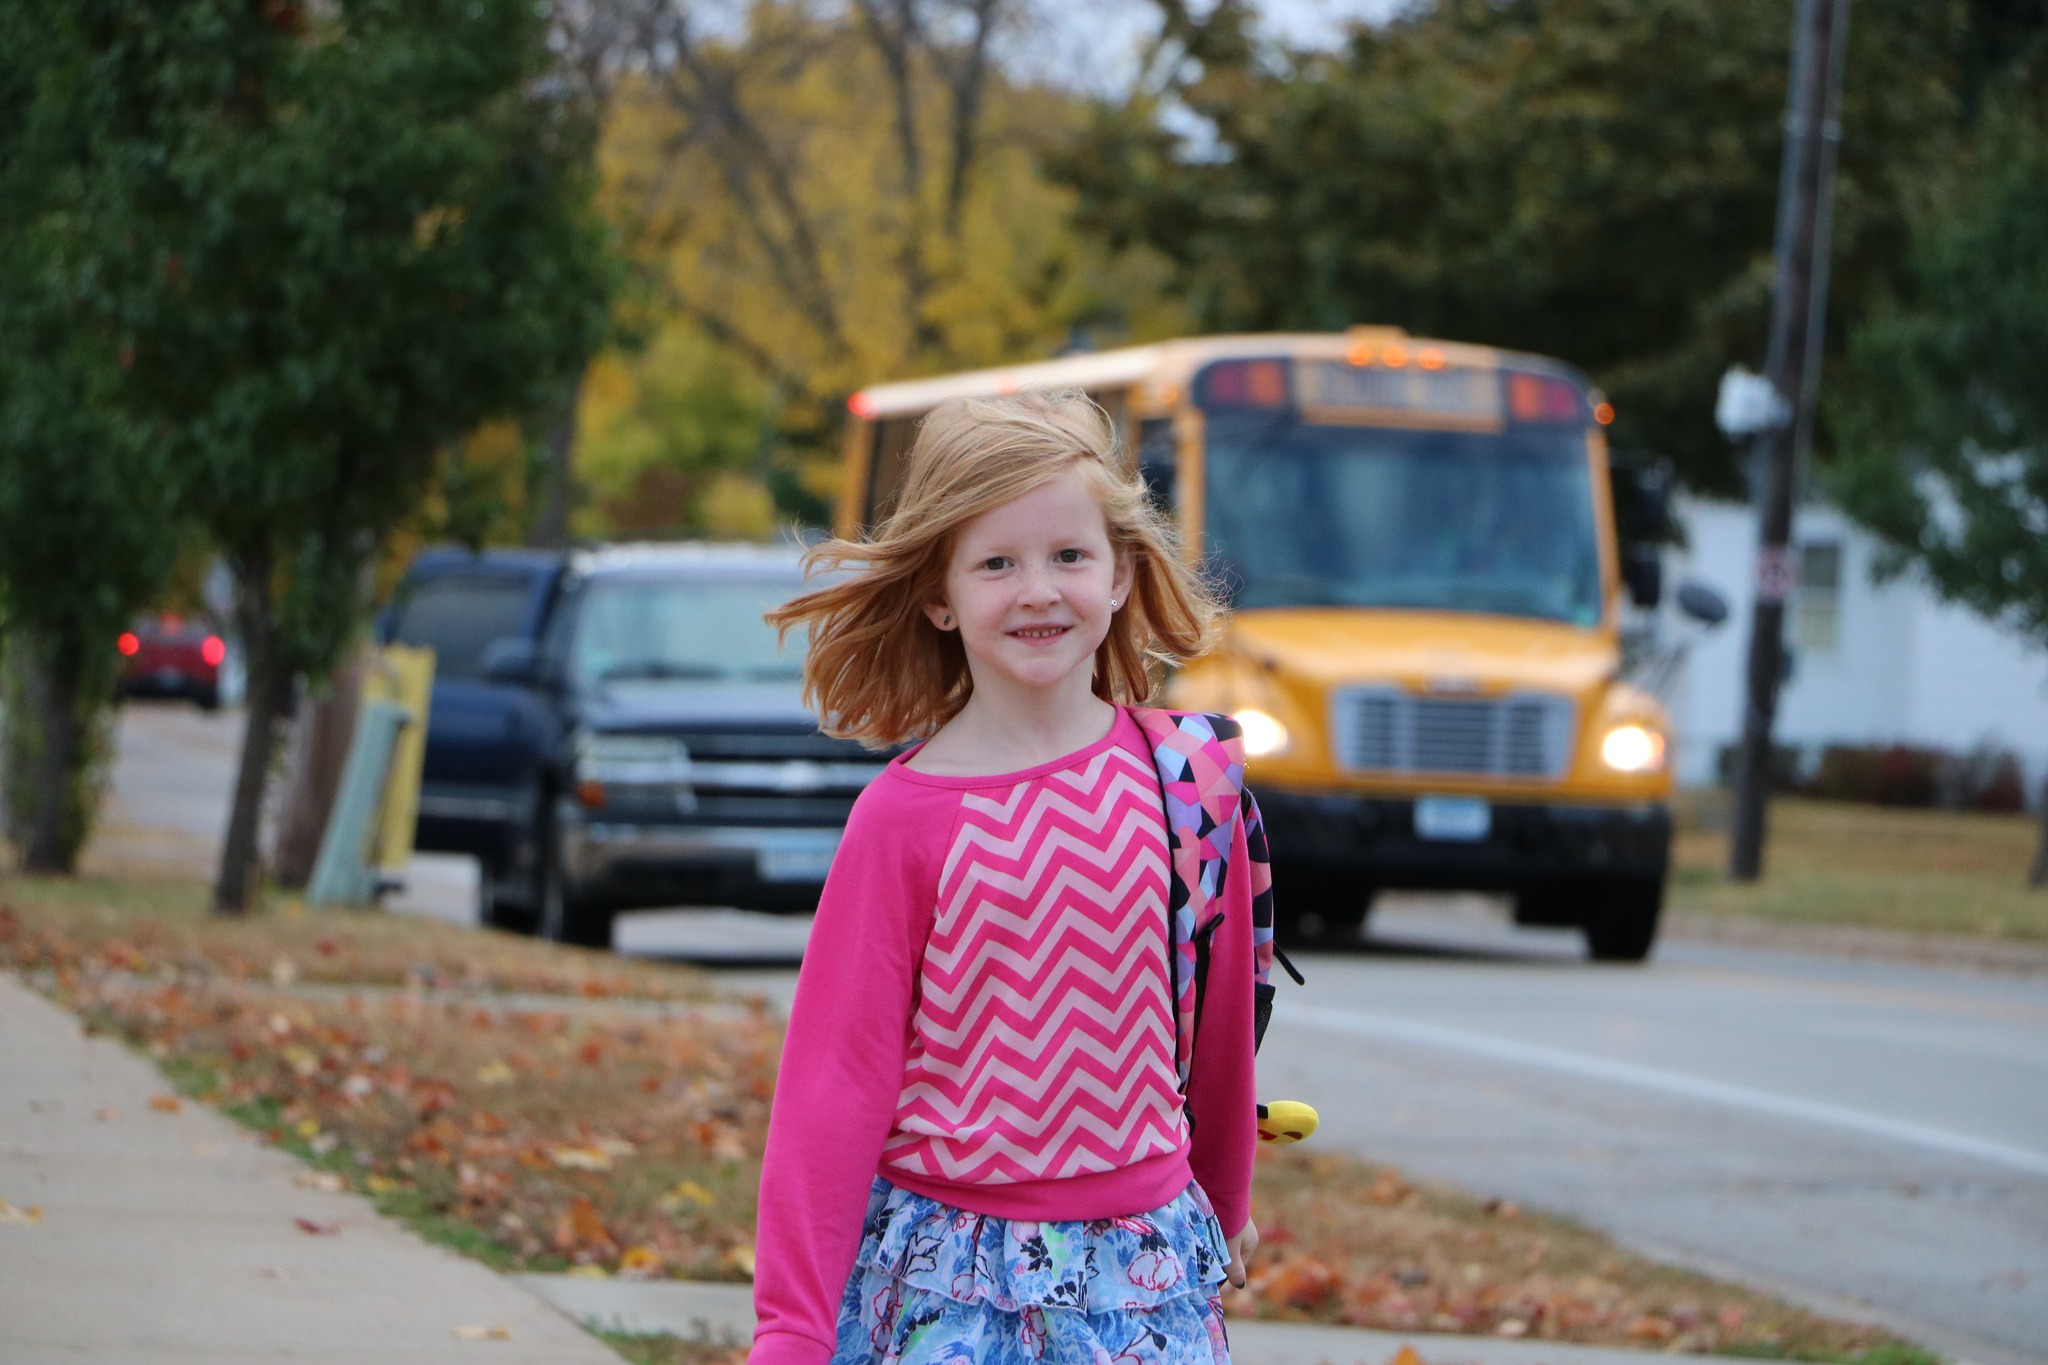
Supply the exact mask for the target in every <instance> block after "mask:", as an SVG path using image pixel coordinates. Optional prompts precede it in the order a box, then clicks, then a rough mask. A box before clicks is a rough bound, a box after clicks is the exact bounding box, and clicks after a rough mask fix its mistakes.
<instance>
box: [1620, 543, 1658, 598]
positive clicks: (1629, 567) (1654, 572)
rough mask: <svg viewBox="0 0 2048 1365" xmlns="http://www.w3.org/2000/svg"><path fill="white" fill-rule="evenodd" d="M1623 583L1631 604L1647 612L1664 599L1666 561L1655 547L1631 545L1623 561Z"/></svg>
mask: <svg viewBox="0 0 2048 1365" xmlns="http://www.w3.org/2000/svg"><path fill="white" fill-rule="evenodd" d="M1621 581H1622V582H1623V583H1624V584H1625V585H1627V587H1628V596H1629V600H1630V601H1631V602H1634V603H1635V604H1636V605H1637V606H1639V607H1641V608H1643V609H1644V610H1645V611H1650V610H1654V609H1655V607H1656V605H1657V603H1659V602H1660V601H1662V600H1663V599H1664V561H1663V559H1662V558H1661V557H1660V556H1659V555H1658V553H1657V547H1656V546H1654V545H1631V546H1630V547H1629V549H1628V554H1627V555H1626V556H1624V557H1623V559H1622V561H1621Z"/></svg>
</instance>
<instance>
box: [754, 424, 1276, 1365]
mask: <svg viewBox="0 0 2048 1365" xmlns="http://www.w3.org/2000/svg"><path fill="white" fill-rule="evenodd" d="M812 561H813V566H814V567H824V568H827V569H831V568H845V567H849V566H850V567H853V568H855V569H857V570H858V572H857V573H855V574H854V575H853V576H851V577H850V578H848V579H847V580H845V581H842V582H840V583H837V584H835V585H833V586H830V587H827V588H824V589H821V590H818V591H815V592H812V593H809V594H808V595H806V596H803V597H800V598H798V599H797V600H796V601H794V602H791V603H790V604H789V605H788V606H786V607H784V608H782V609H781V610H780V611H778V612H774V613H771V614H770V617H769V619H770V620H771V621H773V622H775V623H776V624H777V625H778V626H780V627H781V628H782V629H783V630H784V631H788V630H789V629H791V628H798V627H801V628H807V629H808V630H809V632H810V648H809V652H808V655H807V657H806V661H805V687H806V696H807V700H808V702H809V703H810V704H813V705H815V706H816V707H817V708H818V710H819V711H820V713H821V714H822V715H823V716H824V717H825V718H826V720H825V725H826V729H827V730H828V731H829V732H830V733H833V734H837V735H843V736H851V737H854V738H857V739H860V740H862V741H864V742H866V743H868V744H870V745H873V746H876V747H882V746H888V745H894V744H899V743H902V742H904V741H906V740H910V739H913V738H917V737H921V736H928V738H926V739H925V740H924V742H923V743H922V744H919V745H918V746H917V747H915V748H913V749H911V750H909V751H908V752H907V753H905V754H903V755H901V756H900V757H898V758H896V759H895V760H894V761H893V762H891V763H890V764H889V766H888V767H887V768H886V769H885V770H884V771H883V773H882V774H881V775H880V776H879V777H877V778H876V779H875V781H874V782H872V783H871V784H870V785H869V786H868V788H867V790H866V791H865V792H863V793H862V795H861V797H860V799H859V801H857V802H856V803H855V804H854V808H853V813H852V815H851V817H850V818H849V819H848V821H847V826H846V834H845V838H844V840H843V842H842V843H841V844H840V849H839V855H838V857H837V858H836V859H835V861H834V863H833V866H832V872H831V875H830V877H829V879H828V880H827V882H826V884H825V891H824V896H823V899H822V901H821V902H820V904H819V907H818V916H817V921H816V924H815V926H814V928H813V930H812V933H811V940H810V947H809V949H808V951H807V952H806V953H805V955H804V964H803V970H802V972H801V974H800V975H799V977H798V983H797V993H796V1002H795V1007H794V1009H793V1010H792V1012H791V1016H790V1025H789V1033H788V1037H787V1041H786V1043H785V1045H784V1049H783V1056H782V1069H781V1075H780V1079H779V1080H778V1082H777V1085H776V1093H775V1103H774V1111H773V1114H772V1116H771V1118H770V1121H769V1132H768V1148H767V1155H766V1159H765V1161H764V1164H763V1168H762V1174H761V1206H760V1229H759V1235H758V1239H757V1243H756V1265H757V1274H756V1277H755V1288H754V1300H755V1309H756V1312H757V1314H758V1318H759V1326H758V1328H757V1329H756V1332H755V1336H754V1345H753V1350H752V1352H751V1354H750V1356H749V1362H750V1365H825V1362H826V1361H827V1360H828V1359H829V1360H830V1361H832V1362H833V1365H855V1362H881V1361H888V1362H899V1361H900V1362H908V1365H927V1362H930V1363H932V1365H936V1363H937V1362H942V1361H974V1362H989V1363H990V1365H1021V1363H1022V1362H1030V1361H1050V1362H1053V1365H1083V1363H1085V1365H1110V1362H1117V1365H1228V1360H1229V1352H1228V1347H1227V1345H1226V1343H1225V1340H1224V1334H1223V1324H1222V1310H1221V1300H1220V1298H1219V1292H1220V1285H1221V1282H1222V1281H1223V1280H1224V1279H1225V1278H1226V1277H1227V1278H1229V1279H1230V1280H1231V1281H1232V1282H1233V1283H1235V1284H1237V1285H1239V1286H1242V1285H1243V1283H1244V1258H1245V1256H1246V1255H1248V1254H1249V1253H1250V1251H1251V1249H1252V1248H1253V1247H1254V1246H1255V1245H1256V1244H1257V1239H1258V1233H1257V1230H1256V1229H1255V1228H1254V1227H1253V1226H1252V1222H1251V1218H1250V1209H1249V1198H1250V1193H1249V1191H1250V1183H1251V1166H1252V1150H1253V1146H1254V1142H1255V1136H1254V1125H1255V1117H1254V1100H1253V1091H1252V1049H1253V1042H1252V1013H1253V968H1252V962H1253V952H1254V949H1253V941H1252V930H1251V920H1252V916H1251V914H1250V913H1249V906H1248V903H1247V902H1248V898H1249V897H1250V895H1251V890H1250V883H1251V881H1252V878H1251V877H1250V876H1249V875H1239V876H1237V877H1234V878H1226V879H1225V882H1224V887H1225V890H1224V892H1223V894H1222V903H1223V911H1224V913H1223V915H1222V918H1221V921H1220V923H1218V924H1217V926H1216V929H1215V932H1214V933H1213V934H1212V935H1210V937H1209V940H1208V945H1207V950H1206V951H1207V955H1208V958H1209V970H1208V972H1207V976H1206V986H1205V987H1204V988H1203V990H1202V991H1201V992H1200V995H1199V1015H1200V1019H1201V1023H1202V1027H1201V1028H1200V1029H1199V1030H1196V1031H1195V1032H1194V1034H1193V1038H1194V1042H1193V1044H1192V1048H1193V1051H1192V1055H1191V1056H1187V1055H1185V1054H1183V1056H1182V1057H1181V1058H1180V1065H1181V1066H1184V1067H1185V1070H1186V1073H1187V1074H1188V1076H1189V1077H1190V1080H1189V1083H1188V1085H1187V1087H1186V1090H1185V1093H1183V1091H1182V1088H1181V1086H1180V1084H1179V1081H1178V1076H1179V1074H1180V1066H1177V1057H1176V1046H1177V1042H1176V1040H1177V1037H1178V1036H1179V1035H1177V1033H1176V1027H1177V1024H1182V1023H1185V1022H1187V1020H1186V1016H1185V1007H1186V1002H1188V1001H1192V1000H1195V999H1196V996H1195V994H1194V993H1188V994H1186V995H1184V996H1182V997H1180V1001H1181V1005H1182V1010H1183V1013H1182V1014H1181V1015H1179V1016H1177V1014H1176V996H1175V994H1174V985H1173V979H1172V972H1171V970H1170V967H1169V958H1168V952H1169V943H1170V933H1171V929H1170V921H1169V915H1168V899H1169V894H1170V887H1172V888H1176V893H1177V889H1178V888H1180V887H1182V886H1184V882H1177V881H1175V880H1174V871H1173V866H1172V865H1170V862H1169V848H1168V827H1167V821H1166V818H1165V810H1164V807H1163V804H1162V788H1161V785H1160V777H1159V774H1158V772H1157V770H1155V767H1154V759H1153V753H1152V749H1151V747H1150V744H1149V742H1148V739H1147V735H1146V733H1145V731H1144V729H1143V728H1142V727H1141V720H1146V721H1155V718H1156V714H1157V713H1142V712H1133V711H1132V709H1131V706H1132V704H1133V703H1136V702H1141V701H1143V700H1145V699H1146V697H1147V696H1149V695H1150V693H1151V691H1152V687H1153V675H1152V670H1153V668H1154V667H1155V666H1156V665H1157V664H1159V663H1163V662H1166V661H1169V660H1173V659H1187V658H1192V657H1195V656H1197V655H1199V654H1201V653H1203V652H1204V651H1205V650H1207V649H1208V648H1209V646H1210V644H1211V641H1212V639H1213V637H1214V634H1215V629H1216V622H1217V617H1218V615H1219V610H1220V609H1219V607H1218V606H1217V604H1216V602H1215V601H1214V599H1213V598H1212V597H1211V596H1210V595H1209V593H1208V591H1207V590H1206V589H1205V588H1204V587H1203V585H1202V584H1201V583H1200V581H1199V580H1198V579H1197V577H1196V576H1195V574H1194V573H1193V572H1192V571H1191V570H1190V569H1189V568H1188V566H1187V565H1186V563H1185V562H1184V561H1183V560H1182V559H1181V557H1180V555H1179V553H1178V551H1177V549H1176V547H1175V545H1174V543H1173V537H1172V534H1171V532H1170V531H1169V529H1168V528H1167V526H1166V525H1165V524H1164V522H1163V521H1162V520H1161V519H1160V517H1159V516H1158V514H1157V513H1156V512H1155V511H1154V510H1153V508H1152V506H1151V504H1150V503H1149V501H1148V500H1147V498H1146V494H1145V490H1144V487H1143V486H1142V485H1141V484H1140V483H1139V482H1138V481H1137V480H1135V479H1134V478H1132V477H1131V476H1130V475H1129V474H1127V473H1126V472H1124V470H1123V467H1122V466H1121V464H1120V463H1119V461H1118V458H1117V452H1116V443H1115V437H1114V434H1113V432H1112V429H1111V427H1110V425H1109V422H1108V421H1107V419H1106V418H1105V417H1104V415H1103V413H1102V411H1101V409H1099V408H1097V407H1096V406H1095V405H1094V404H1093V403H1092V402H1090V401H1089V400H1088V399H1087V398H1085V397H1083V396H1082V395H1080V394H1077V393H1067V394H1026V395H1020V396H1017V397H1013V398H1003V399H990V400H979V401H974V400H956V401H953V402H949V403H947V404H944V405H943V406H941V407H939V408H938V409H936V410H935V411H933V412H932V414H931V415H930V416H929V417H927V418H926V419H925V421H924V424H923V426H922V428H921V430H920V431H919V434H918V438H917V441H916V444H915V446H914V447H913V448H912V450H911V452H910V460H909V469H908V472H907V475H906V477H905V481H904V484H903V490H902V494H901V497H900V500H899V502H898V505H897V507H896V509H895V511H894V512H893V513H892V514H891V515H890V517H889V518H888V520H887V521H886V522H885V523H884V524H883V526H882V527H881V529H880V531H879V532H878V533H877V534H876V535H875V536H874V538H873V539H872V540H869V541H865V542H862V543H860V544H851V543H848V542H844V541H833V542H829V543H827V544H824V545H821V546H819V547H817V549H815V550H814V551H813V552H812ZM1155 723H1156V721H1155ZM1233 837H1234V839H1235V841H1236V842H1235V844H1234V849H1235V851H1236V852H1237V853H1238V854H1240V855H1242V853H1243V851H1244V848H1245V842H1244V841H1245V835H1244V833H1243V830H1242V828H1241V827H1238V828H1237V830H1236V833H1235V834H1234V836H1233ZM1238 861H1239V865H1242V863H1243V859H1242V857H1240V858H1239V860H1238ZM1233 897H1235V898H1236V900H1235V901H1233ZM1226 1267H1227V1268H1226Z"/></svg>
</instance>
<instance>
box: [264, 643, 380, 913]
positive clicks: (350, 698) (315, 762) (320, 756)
mask: <svg viewBox="0 0 2048 1365" xmlns="http://www.w3.org/2000/svg"><path fill="white" fill-rule="evenodd" d="M362 686H363V665H362V660H361V659H360V658H359V657H358V658H352V659H350V660H349V661H348V662H346V663H344V664H343V665H342V666H341V667H339V668H337V669H335V670H334V681H333V686H332V690H331V691H329V693H328V694H327V695H326V696H324V697H321V698H320V699H319V700H317V701H314V702H312V703H311V704H309V705H306V706H304V707H303V708H302V709H301V711H300V714H299V720H298V724H297V726H296V728H295V731H294V736H293V740H292V744H291V760H290V763H289V766H288V767H287V768H286V776H285V798H284V809H283V810H282V811H281V812H280V813H279V816H278V822H277V839H276V843H275V844H274V846H273V848H272V851H271V859H270V870H271V875H272V876H274V877H275V878H276V879H277V883H278V885H280V886H285V887H290V888H291V889H293V890H303V889H304V887H305V885H306V883H307V882H308V881H310V880H311V879H312V876H313V864H314V863H315V862H316V861H317V860H318V859H319V857H320V840H321V838H322V836H324V835H325V834H326V833H327V821H328V818H329V816H330V815H332V814H333V811H334V794H335V792H336V791H337V790H338V789H339V788H340V786H341V770H342V768H343V767H344V766H345V765H346V764H347V762H348V750H349V743H350V741H351V740H352V739H353V738H354V736H355V728H356V706H357V702H358V700H359V699H360V697H361V695H362Z"/></svg>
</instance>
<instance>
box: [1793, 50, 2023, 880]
mask: <svg viewBox="0 0 2048 1365" xmlns="http://www.w3.org/2000/svg"><path fill="white" fill-rule="evenodd" d="M1906 264H1907V280H1906V283H1905V285H1904V287H1903V288H1902V289H1901V290H1900V292H1899V294H1898V295H1897V296H1896V297H1894V298H1891V299H1888V300H1886V301H1885V302H1884V303H1883V304H1882V305H1881V306H1879V307H1877V308H1875V309H1874V310H1873V311H1872V313H1871V315H1870V317H1869V318H1868V319H1866V320H1865V321H1864V322H1863V323H1861V325H1859V326H1858V327H1857V328H1856V330H1855V332H1854V333H1853V334H1852V336H1851V338H1850V342H1849V363H1848V366H1847V367H1846V372H1845V373H1844V374H1843V375H1842V377H1841V378H1840V379H1839V380H1838V381H1837V383H1836V384H1835V385H1834V387H1833V392H1832V397H1831V403H1830V413H1831V416H1832V417H1833V419H1834V422H1835V424H1836V427H1837V429H1838V430H1839V432H1840V433H1841V444H1840V452H1839V454H1838V457H1837V462H1836V466H1835V469H1834V471H1833V477H1832V478H1831V480H1830V486H1831V490H1832V492H1833V493H1834V495H1835V497H1836V498H1837V499H1838V500H1839V501H1840V502H1841V504H1842V506H1843V507H1844V508H1845V509H1846V510H1848V511H1849V512H1850V513H1851V514H1852V515H1854V516H1855V517H1856V518H1857V519H1858V520H1859V521H1861V522H1862V523H1863V524H1864V525H1865V526H1867V527H1869V528H1870V529H1871V530H1873V531H1875V532H1876V533H1877V534H1878V535H1879V536H1881V537H1882V538H1883V539H1884V540H1885V541H1886V543H1887V544H1888V545H1889V546H1890V548H1891V551H1892V565H1891V567H1892V568H1893V569H1894V570H1898V569H1904V568H1907V567H1909V566H1910V567H1911V568H1913V569H1916V570H1918V571H1919V572H1920V573H1921V574H1923V575H1924V576H1925V578H1926V580H1927V581H1928V582H1929V583H1931V584H1932V585H1933V586H1934V587H1935V589H1936V590H1937V591H1939V592H1940V593H1942V594H1943V595H1944V596H1946V597H1948V598H1950V599H1951V600H1953V601H1956V602H1960V603H1962V604H1963V605H1965V606H1968V607H1970V608H1972V609H1974V610H1976V611H1978V612H1981V613H1982V614H1984V615H1985V616H1986V617H1989V618H1990V619H1992V620H1995V621H1999V622H2002V623H2004V624H2006V625H2008V626H2010V627H2011V628H2013V629H2014V630H2017V631H2019V632H2022V633H2024V634H2025V635H2027V636H2029V637H2031V638H2032V639H2034V640H2036V641H2038V642H2040V643H2042V644H2044V645H2048V382H2044V380H2043V376H2044V375H2048V101H2044V98H2043V94H2042V92H2041V91H2040V90H2039V89H2033V90H2029V89H2028V88H2026V86H2025V85H2023V84H2020V83H2018V82H2011V83H2007V84H2006V85H2005V87H2004V88H2003V89H1994V90H1993V91H1991V92H1989V93H1988V94H1987V98H1986V102H1985V104H1984V106H1983V109H1982V117H1981V118H1980V119H1979V121H1978V122H1977V125H1976V127H1975V129H1974V131H1973V134H1972V136H1970V137H1969V138H1968V139H1967V140H1966V141H1964V142H1963V143H1962V144H1961V145H1959V146H1958V148H1957V152H1956V156H1955V159H1954V161H1953V163H1952V168H1951V169H1950V171H1949V172H1948V173H1947V174H1945V175H1942V176H1941V177H1939V178H1938V179H1936V180H1934V181H1932V182H1930V184H1929V185H1928V186H1927V189H1926V192H1925V194H1924V197H1923V198H1922V200H1921V202H1920V203H1919V204H1918V205H1917V208H1916V212H1915V214H1914V216H1913V220H1912V232H1911V239H1910V246H1909V249H1908V253H1907V257H1906ZM2028 881H2029V883H2030V884H2031V885H2034V886H2042V885H2048V800H2044V802H2043V807H2042V815H2041V840H2040V844H2039V846H2038V848H2037V850H2036V852H2035V856H2034V863H2033V867H2032V869H2031V871H2030V873H2029V875H2028Z"/></svg>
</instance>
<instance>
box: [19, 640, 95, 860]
mask: <svg viewBox="0 0 2048 1365" xmlns="http://www.w3.org/2000/svg"><path fill="white" fill-rule="evenodd" d="M24 643H25V644H26V646H27V647H26V648H25V649H23V651H22V653H23V655H24V656H25V658H24V663H25V664H26V669H27V672H26V676H25V678H24V681H25V682H26V683H27V687H26V689H25V690H26V692H27V694H28V697H27V700H28V703H29V708H30V717H31V722H30V723H32V724H33V725H34V726H35V727H36V738H35V746H36V747H35V759H34V762H33V763H31V764H30V765H29V771H28V773H27V774H26V776H27V777H28V780H29V791H28V801H29V820H28V828H27V829H26V831H25V832H24V836H25V837H24V838H23V841H22V850H21V869H22V871H24V872H28V873H32V874H36V875H43V876H50V875H59V876H61V875H67V874H69V873H71V872H73V871H75V870H76V869H77V866H78V851H79V849H80V848H81V847H82V846H83V845H84V843H85V831H84V829H83V828H80V823H81V822H80V821H79V820H78V818H77V817H78V816H79V815H81V814H84V815H86V816H88V817H89V815H90V812H79V811H77V810H75V809H74V808H75V807H76V806H77V805H78V803H79V802H80V801H81V800H82V799H84V794H83V793H80V792H79V791H78V790H77V785H78V779H79V774H78V772H77V771H76V769H77V768H78V767H79V765H80V760H81V759H82V758H83V753H82V751H81V747H80V746H81V744H82V741H83V738H84V733H83V731H84V727H83V725H82V723H81V722H82V718H81V717H80V715H79V703H80V701H81V700H82V696H81V689H80V687H79V678H78V672H79V670H78V669H76V668H69V667H66V664H67V662H71V661H68V660H66V659H65V658H64V655H65V654H66V652H67V651H66V650H65V649H64V648H63V647H62V646H53V645H52V644H51V642H50V641H48V640H47V639H44V638H42V637H41V636H40V635H38V636H36V637H34V638H31V639H30V640H28V641H26V642H24Z"/></svg>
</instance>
